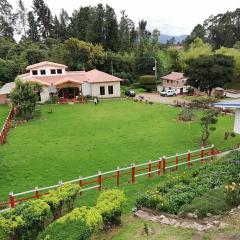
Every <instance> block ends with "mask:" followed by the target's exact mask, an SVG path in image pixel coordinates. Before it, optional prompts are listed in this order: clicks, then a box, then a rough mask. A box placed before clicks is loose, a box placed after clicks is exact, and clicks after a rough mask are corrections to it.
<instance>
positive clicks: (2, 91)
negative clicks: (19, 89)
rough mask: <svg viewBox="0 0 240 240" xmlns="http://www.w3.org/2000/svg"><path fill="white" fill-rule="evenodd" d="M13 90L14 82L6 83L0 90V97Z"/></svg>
mask: <svg viewBox="0 0 240 240" xmlns="http://www.w3.org/2000/svg"><path fill="white" fill-rule="evenodd" d="M14 88H15V82H10V83H6V84H4V85H3V86H2V88H0V95H5V94H9V93H11V91H12V90H13V89H14Z"/></svg>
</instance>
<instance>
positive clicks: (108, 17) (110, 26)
mask: <svg viewBox="0 0 240 240" xmlns="http://www.w3.org/2000/svg"><path fill="white" fill-rule="evenodd" d="M104 28H105V41H104V45H103V47H104V48H105V49H107V50H112V51H118V50H119V33H118V22H117V16H116V14H115V11H114V9H113V8H111V7H110V6H109V5H106V11H105V27H104Z"/></svg>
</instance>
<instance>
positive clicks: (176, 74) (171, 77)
mask: <svg viewBox="0 0 240 240" xmlns="http://www.w3.org/2000/svg"><path fill="white" fill-rule="evenodd" d="M162 79H164V80H170V81H179V80H187V77H185V76H184V74H183V73H180V72H171V73H170V74H168V75H166V76H163V77H162Z"/></svg>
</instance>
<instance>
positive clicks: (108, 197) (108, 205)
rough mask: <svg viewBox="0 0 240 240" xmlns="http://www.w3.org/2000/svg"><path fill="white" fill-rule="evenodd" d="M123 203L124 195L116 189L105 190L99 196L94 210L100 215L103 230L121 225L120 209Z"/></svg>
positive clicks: (124, 200)
mask: <svg viewBox="0 0 240 240" xmlns="http://www.w3.org/2000/svg"><path fill="white" fill-rule="evenodd" d="M125 203H126V197H125V194H124V193H123V192H122V191H120V190H117V189H115V190H107V191H105V192H102V193H101V194H100V195H99V197H98V199H97V205H96V208H97V209H98V211H99V212H100V214H101V215H102V218H103V224H104V227H105V228H107V227H111V226H112V225H118V224H120V223H121V215H122V209H123V205H124V204H125Z"/></svg>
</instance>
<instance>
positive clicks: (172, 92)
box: [160, 89, 177, 97]
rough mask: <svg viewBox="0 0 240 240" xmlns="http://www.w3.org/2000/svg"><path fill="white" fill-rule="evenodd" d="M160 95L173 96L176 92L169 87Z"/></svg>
mask: <svg viewBox="0 0 240 240" xmlns="http://www.w3.org/2000/svg"><path fill="white" fill-rule="evenodd" d="M160 95H161V96H163V97H173V96H176V95H177V94H176V92H175V91H174V90H172V89H168V90H163V91H161V92H160Z"/></svg>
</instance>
